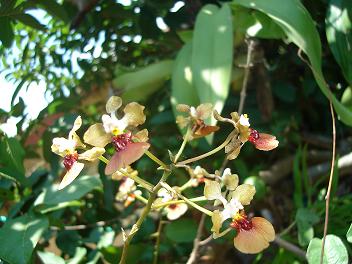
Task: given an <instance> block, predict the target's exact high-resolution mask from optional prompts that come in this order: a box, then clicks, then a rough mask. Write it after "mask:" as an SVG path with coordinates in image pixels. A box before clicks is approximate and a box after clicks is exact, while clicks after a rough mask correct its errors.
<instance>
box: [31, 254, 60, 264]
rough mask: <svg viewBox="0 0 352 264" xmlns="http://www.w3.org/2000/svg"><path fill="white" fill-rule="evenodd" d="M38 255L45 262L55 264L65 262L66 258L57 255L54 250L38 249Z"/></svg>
mask: <svg viewBox="0 0 352 264" xmlns="http://www.w3.org/2000/svg"><path fill="white" fill-rule="evenodd" d="M37 253H38V256H39V258H40V260H41V261H42V262H43V263H53V264H54V263H55V264H65V263H66V262H65V260H64V259H63V258H62V257H59V256H56V255H55V254H54V253H52V252H43V251H38V252H37Z"/></svg>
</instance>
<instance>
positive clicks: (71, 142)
mask: <svg viewBox="0 0 352 264" xmlns="http://www.w3.org/2000/svg"><path fill="white" fill-rule="evenodd" d="M121 105H122V100H121V98H120V97H117V96H112V97H110V99H109V100H108V102H107V104H106V112H107V113H108V114H109V115H107V114H105V115H103V116H102V123H97V124H94V125H92V126H90V127H89V128H88V130H87V131H86V132H85V133H84V136H83V139H84V143H85V144H88V145H91V146H92V147H91V148H90V149H88V150H86V151H84V152H82V153H79V152H77V149H83V150H85V149H87V146H86V145H85V144H84V143H83V142H82V141H81V139H80V137H79V136H78V135H77V133H76V131H77V130H78V129H79V128H80V127H81V126H82V118H81V117H80V116H79V117H77V119H76V120H75V122H74V125H73V128H72V129H71V131H70V132H69V135H68V138H67V139H66V138H62V137H59V138H54V139H53V144H52V146H51V150H52V151H53V152H54V153H56V154H58V155H60V156H61V157H63V158H64V160H63V165H64V167H65V169H66V171H67V172H66V174H65V176H64V178H63V180H62V181H61V183H60V185H59V189H62V188H65V187H66V186H67V185H69V184H70V183H71V182H72V181H73V180H74V179H75V178H76V177H77V176H78V175H79V174H80V172H81V171H82V170H83V167H84V164H83V163H81V162H79V160H85V161H95V160H97V159H99V158H101V156H102V155H103V154H104V153H105V147H106V145H108V144H109V143H111V144H112V146H113V147H114V149H115V154H114V155H113V156H112V157H111V159H110V160H109V162H108V163H107V166H106V168H105V173H106V174H113V173H116V172H117V170H119V169H123V168H126V167H127V166H128V165H130V164H131V163H133V162H135V161H136V160H138V159H139V158H140V157H141V156H142V155H143V154H144V152H145V151H146V150H147V149H148V148H149V147H150V145H149V143H147V141H148V131H147V130H146V129H144V130H141V131H139V132H136V133H133V131H132V129H133V128H136V127H137V126H138V125H141V124H143V123H144V122H145V115H144V113H143V110H144V106H142V105H140V104H138V103H135V102H132V103H129V104H127V105H126V106H125V108H124V109H123V112H124V115H123V117H122V118H120V119H119V118H117V116H116V111H117V110H118V109H119V108H120V107H121Z"/></svg>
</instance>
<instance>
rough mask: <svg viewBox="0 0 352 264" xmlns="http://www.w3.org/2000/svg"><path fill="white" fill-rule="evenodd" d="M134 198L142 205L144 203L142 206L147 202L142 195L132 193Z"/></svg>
mask: <svg viewBox="0 0 352 264" xmlns="http://www.w3.org/2000/svg"><path fill="white" fill-rule="evenodd" d="M134 196H135V197H136V199H137V200H139V201H141V202H142V203H144V204H147V203H148V200H147V199H145V198H144V197H143V196H142V195H139V194H136V193H134Z"/></svg>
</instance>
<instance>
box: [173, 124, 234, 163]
mask: <svg viewBox="0 0 352 264" xmlns="http://www.w3.org/2000/svg"><path fill="white" fill-rule="evenodd" d="M235 134H237V131H236V130H234V131H232V132H231V133H230V135H228V137H227V138H226V140H225V141H224V142H223V143H222V144H221V145H220V146H218V147H216V148H215V149H213V150H211V151H209V152H207V153H204V154H202V155H199V156H197V157H194V158H191V159H187V160H184V161H181V162H178V163H177V164H176V167H177V166H183V165H186V164H188V163H191V162H195V161H197V160H201V159H204V158H206V157H208V156H211V155H213V154H215V153H216V152H218V151H220V150H222V149H223V148H224V147H226V145H227V144H228V143H229V142H230V141H231V139H232V138H233V137H234V136H235Z"/></svg>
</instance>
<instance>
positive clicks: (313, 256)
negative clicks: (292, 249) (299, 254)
mask: <svg viewBox="0 0 352 264" xmlns="http://www.w3.org/2000/svg"><path fill="white" fill-rule="evenodd" d="M321 247H322V240H321V239H319V238H313V239H312V240H311V241H310V243H309V246H308V249H307V259H308V263H309V264H316V263H320V256H321ZM323 263H324V264H347V263H348V254H347V249H346V247H345V245H344V244H343V242H342V240H341V239H340V238H339V237H337V236H335V235H327V236H326V240H325V246H324V261H323Z"/></svg>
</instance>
